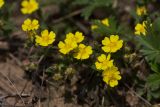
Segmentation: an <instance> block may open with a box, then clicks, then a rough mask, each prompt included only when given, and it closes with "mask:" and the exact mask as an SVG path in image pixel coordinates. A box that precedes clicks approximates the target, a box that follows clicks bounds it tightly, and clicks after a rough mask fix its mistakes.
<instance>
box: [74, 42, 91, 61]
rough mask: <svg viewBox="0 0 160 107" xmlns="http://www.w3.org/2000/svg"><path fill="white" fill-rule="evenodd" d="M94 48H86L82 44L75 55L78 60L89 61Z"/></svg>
mask: <svg viewBox="0 0 160 107" xmlns="http://www.w3.org/2000/svg"><path fill="white" fill-rule="evenodd" d="M92 52H93V51H92V47H91V46H86V45H84V44H80V45H79V46H78V52H77V53H76V54H75V55H74V58H76V59H82V60H83V59H88V58H89V56H90V55H91V54H92Z"/></svg>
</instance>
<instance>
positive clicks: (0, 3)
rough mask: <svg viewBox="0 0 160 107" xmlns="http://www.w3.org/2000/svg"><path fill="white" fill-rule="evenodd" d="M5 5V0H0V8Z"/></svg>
mask: <svg viewBox="0 0 160 107" xmlns="http://www.w3.org/2000/svg"><path fill="white" fill-rule="evenodd" d="M3 5H4V0H0V8H1V7H2V6H3Z"/></svg>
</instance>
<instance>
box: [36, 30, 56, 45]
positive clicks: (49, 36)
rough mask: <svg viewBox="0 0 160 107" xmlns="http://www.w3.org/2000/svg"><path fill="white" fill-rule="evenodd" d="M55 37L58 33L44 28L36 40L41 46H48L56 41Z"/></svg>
mask: <svg viewBox="0 0 160 107" xmlns="http://www.w3.org/2000/svg"><path fill="white" fill-rule="evenodd" d="M55 37H56V34H55V33H54V32H53V31H51V32H48V30H43V31H42V32H41V36H38V35H36V39H35V41H36V43H37V44H38V45H40V46H48V45H50V44H52V43H53V42H54V41H55Z"/></svg>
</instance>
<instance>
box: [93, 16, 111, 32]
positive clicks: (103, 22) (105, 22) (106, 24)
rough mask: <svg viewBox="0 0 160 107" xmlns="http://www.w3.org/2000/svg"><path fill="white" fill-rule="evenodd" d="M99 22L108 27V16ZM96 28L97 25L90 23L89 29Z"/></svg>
mask: <svg viewBox="0 0 160 107" xmlns="http://www.w3.org/2000/svg"><path fill="white" fill-rule="evenodd" d="M101 23H102V24H103V25H105V26H107V27H108V26H109V19H108V18H105V19H102V20H101ZM97 28H98V26H97V25H91V30H94V29H97Z"/></svg>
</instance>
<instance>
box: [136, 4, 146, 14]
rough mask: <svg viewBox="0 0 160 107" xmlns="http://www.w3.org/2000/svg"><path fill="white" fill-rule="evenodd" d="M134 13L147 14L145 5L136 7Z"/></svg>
mask: <svg viewBox="0 0 160 107" xmlns="http://www.w3.org/2000/svg"><path fill="white" fill-rule="evenodd" d="M136 13H137V15H138V16H142V15H146V14H147V9H146V7H145V6H141V7H137V9H136Z"/></svg>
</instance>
